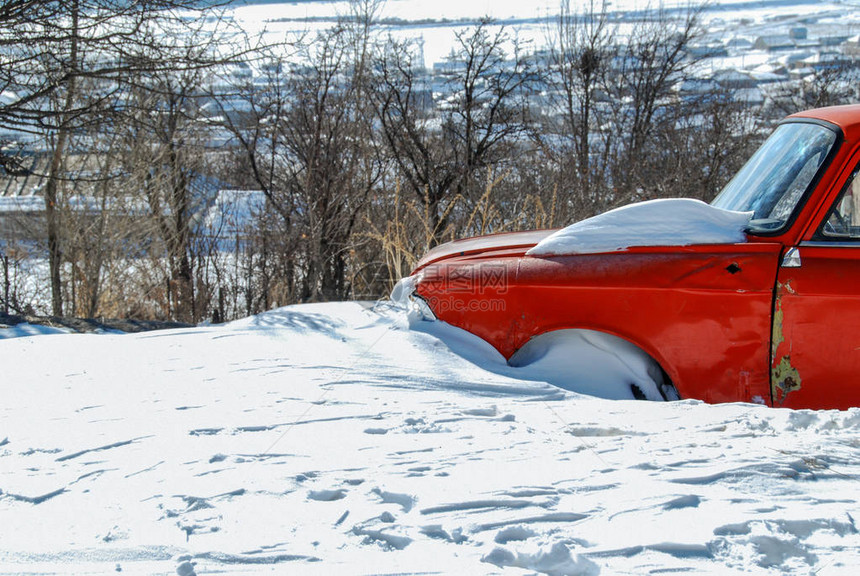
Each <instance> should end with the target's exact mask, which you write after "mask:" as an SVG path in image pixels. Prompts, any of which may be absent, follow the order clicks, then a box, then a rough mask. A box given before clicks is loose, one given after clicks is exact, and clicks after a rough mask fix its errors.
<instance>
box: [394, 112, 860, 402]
mask: <svg viewBox="0 0 860 576" xmlns="http://www.w3.org/2000/svg"><path fill="white" fill-rule="evenodd" d="M858 171H860V106H843V107H833V108H824V109H819V110H811V111H807V112H803V113H800V114H795V115H793V116H790V117H788V118H787V119H785V120H784V121H783V122H782V123H781V124H780V125H779V126H778V127H777V128H776V130H775V131H774V132H773V134H772V135H771V136H770V138H768V140H767V141H766V142H765V143H764V144H763V145H762V147H761V148H760V149H759V150H758V151H757V152H756V153H755V154H754V155H753V157H752V158H751V159H750V160H749V161H748V162H747V164H746V165H745V166H744V167H743V168H742V169H741V170H740V171H739V172H738V174H737V175H736V176H735V177H734V178H733V179H732V181H731V182H730V183H729V184H728V185H727V186H726V187H725V189H724V190H723V191H722V192H721V193H720V194H719V196H718V197H717V198H716V199H715V200H714V201H713V202H712V203H711V204H710V205H707V204H704V203H698V202H697V201H693V200H675V201H672V200H665V201H654V202H650V203H644V204H641V205H632V206H630V207H625V208H622V209H619V210H615V211H612V212H608V213H606V214H603V215H600V216H598V217H596V218H594V219H589V220H585V221H583V222H580V223H577V224H575V225H574V226H572V227H569V228H567V229H562V230H559V231H552V230H549V231H533V232H518V233H510V234H497V235H491V236H483V237H478V238H471V239H466V240H458V241H455V242H450V243H447V244H444V245H440V246H438V247H436V248H434V249H433V250H431V251H430V252H429V253H428V254H427V255H426V256H425V257H424V258H423V259H422V260H421V261H420V262H419V263H418V265H417V267H416V268H415V270H414V271H413V275H412V277H411V278H410V279H409V280H408V282H407V283H406V287H407V289H408V292H409V293H410V294H411V295H412V296H413V297H414V299H415V300H417V301H419V302H421V305H422V306H424V308H425V310H427V309H429V310H427V313H428V314H430V313H432V315H433V316H435V318H437V319H439V320H443V321H445V322H447V323H449V324H452V325H454V326H457V327H460V328H462V329H465V330H467V331H469V332H471V333H473V334H475V335H477V336H479V337H481V338H483V339H484V340H486V341H487V342H489V343H490V344H491V345H492V346H493V347H495V348H496V349H497V350H498V351H499V352H500V353H501V354H502V355H504V357H505V358H506V359H508V363H509V364H511V365H520V364H524V363H528V362H529V361H531V359H533V358H535V357H536V356H540V355H541V354H545V353H547V350H549V349H550V348H551V346H548V343H554V346H555V353H556V354H558V353H559V351H558V347H559V346H562V347H563V346H564V345H565V342H570V341H571V340H570V339H569V338H568V339H564V338H561V339H560V338H557V337H556V336H557V335H559V334H565V335H568V336H571V335H573V336H577V335H578V336H579V337H581V339H583V340H584V341H588V342H590V343H591V345H592V346H594V347H596V349H600V348H604V349H605V348H606V347H607V346H610V347H611V346H613V345H621V346H622V347H626V348H627V349H630V350H634V351H635V352H636V353H637V354H639V357H641V358H643V359H644V360H645V362H646V365H645V368H646V370H645V372H643V371H642V370H639V372H638V373H639V374H643V373H647V375H648V378H649V379H650V380H651V383H647V382H646V383H645V384H644V385H643V383H641V382H636V381H631V382H630V384H631V387H632V391H633V395H634V396H636V397H640V396H643V397H653V396H654V393H653V390H657V391H659V394H660V395H661V396H663V397H664V398H666V399H674V398H679V397H680V398H696V399H701V400H704V401H706V402H756V403H764V404H768V405H771V406H785V407H790V408H814V409H819V408H838V409H845V408H848V407H851V406H860V176H858ZM855 190H856V191H857V193H856V194H855ZM675 228H677V231H676V230H675ZM697 231H699V232H700V233H701V234H700V236H697ZM425 304H426V306H425ZM559 331H564V332H559ZM561 353H563V350H562V352H561ZM578 377H582V375H580V376H578ZM649 384H650V385H651V392H647V391H645V388H647V387H648V385H649Z"/></svg>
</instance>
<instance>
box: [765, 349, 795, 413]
mask: <svg viewBox="0 0 860 576" xmlns="http://www.w3.org/2000/svg"><path fill="white" fill-rule="evenodd" d="M770 378H771V382H772V387H773V399H774V402H778V403H779V404H782V403H784V402H785V399H786V398H787V397H788V395H789V394H790V393H791V392H794V391H795V390H800V373H799V372H798V371H797V368H795V367H794V366H792V365H791V357H790V356H783V357H782V359H780V361H779V364H777V365H776V366H774V367H773V368H772V369H771V374H770Z"/></svg>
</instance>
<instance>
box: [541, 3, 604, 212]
mask: <svg viewBox="0 0 860 576" xmlns="http://www.w3.org/2000/svg"><path fill="white" fill-rule="evenodd" d="M606 9H607V5H606V0H601V1H600V2H599V3H598V2H597V1H596V0H589V3H588V4H587V5H586V6H585V7H584V8H583V11H582V12H576V11H574V10H575V9H572V8H571V5H570V0H562V1H561V3H560V6H559V15H558V17H557V19H556V22H555V25H554V27H553V28H551V29H550V30H549V34H548V40H549V47H550V48H549V62H548V64H549V68H550V69H549V71H548V74H547V75H546V78H547V83H548V84H549V85H550V86H551V87H552V91H551V98H550V102H551V104H552V108H551V111H550V113H549V122H547V123H546V124H548V126H547V125H546V124H545V130H546V131H547V132H548V133H549V134H546V133H544V134H542V135H545V136H550V135H551V136H550V137H552V138H553V139H554V142H553V143H552V144H550V145H549V146H547V145H546V144H545V145H544V147H545V148H546V147H549V148H550V149H551V150H552V151H553V152H555V153H559V154H561V156H560V158H558V160H557V162H559V163H560V164H562V170H563V171H564V172H565V174H569V171H567V170H564V168H565V167H566V166H565V165H566V164H568V163H570V164H572V165H573V166H574V167H575V172H574V174H570V176H575V181H576V182H577V183H578V187H577V188H578V189H577V193H578V194H579V195H580V196H583V197H586V196H588V195H589V193H590V192H591V191H592V185H593V184H594V185H597V183H598V182H601V181H602V179H603V176H602V174H601V172H602V171H603V169H604V166H603V162H602V161H601V157H600V154H599V153H598V157H597V158H595V157H594V156H595V154H594V151H593V146H592V142H593V140H594V139H595V136H596V134H597V133H598V130H599V126H600V124H601V123H602V121H601V118H600V111H601V110H600V108H599V106H598V102H597V101H598V98H599V95H600V89H601V79H602V78H604V77H605V75H606V74H607V72H608V70H609V66H610V64H611V61H612V56H613V44H614V42H615V38H616V31H615V28H614V27H613V26H610V24H609V20H608V17H607V12H606ZM604 121H605V119H604ZM564 180H565V182H567V181H569V180H570V178H565V179H564Z"/></svg>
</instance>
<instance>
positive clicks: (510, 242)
mask: <svg viewBox="0 0 860 576" xmlns="http://www.w3.org/2000/svg"><path fill="white" fill-rule="evenodd" d="M554 232H556V230H528V231H525V232H505V233H502V234H489V235H487V236H475V237H474V238H464V239H462V240H454V241H453V242H446V243H445V244H440V245H439V246H436V247H435V248H433V249H431V250H430V251H429V252H427V254H425V255H424V257H423V258H422V259H421V260H420V261H419V262H418V264H417V265H416V266H415V271H416V272H417V271H419V270H420V269H422V268H424V267H425V266H427V265H428V264H432V263H434V262H438V261H440V260H444V259H446V258H450V257H452V256H472V255H476V254H481V253H484V252H498V251H509V250H510V251H513V252H520V253H525V251H526V250H528V249H530V248H532V247H534V246H535V245H537V243H538V242H540V241H541V240H543V239H544V238H546V237H547V236H549V235H551V234H553V233H554Z"/></svg>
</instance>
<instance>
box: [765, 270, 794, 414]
mask: <svg viewBox="0 0 860 576" xmlns="http://www.w3.org/2000/svg"><path fill="white" fill-rule="evenodd" d="M790 282H791V281H787V282H785V284H782V283H779V282H777V285H776V295H775V300H774V305H773V328H772V333H771V354H770V357H771V370H770V392H771V398H773V402H774V403H775V404H777V403H778V404H783V403H784V402H785V399H786V398H787V397H788V395H789V394H790V393H791V392H794V391H795V390H800V384H801V378H800V373H799V372H798V371H797V368H795V367H794V366H792V365H791V356H790V355H788V354H786V355H785V356H783V357H782V358H780V359H779V363H777V361H776V358H777V351H778V350H779V347H780V346H781V345H782V344H784V343H785V341H786V340H785V333H784V331H783V324H784V320H785V317H784V314H783V311H782V296H783V294H784V293H785V292H788V293H789V294H794V293H795V292H794V289H793V288H792V287H791V283H790Z"/></svg>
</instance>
